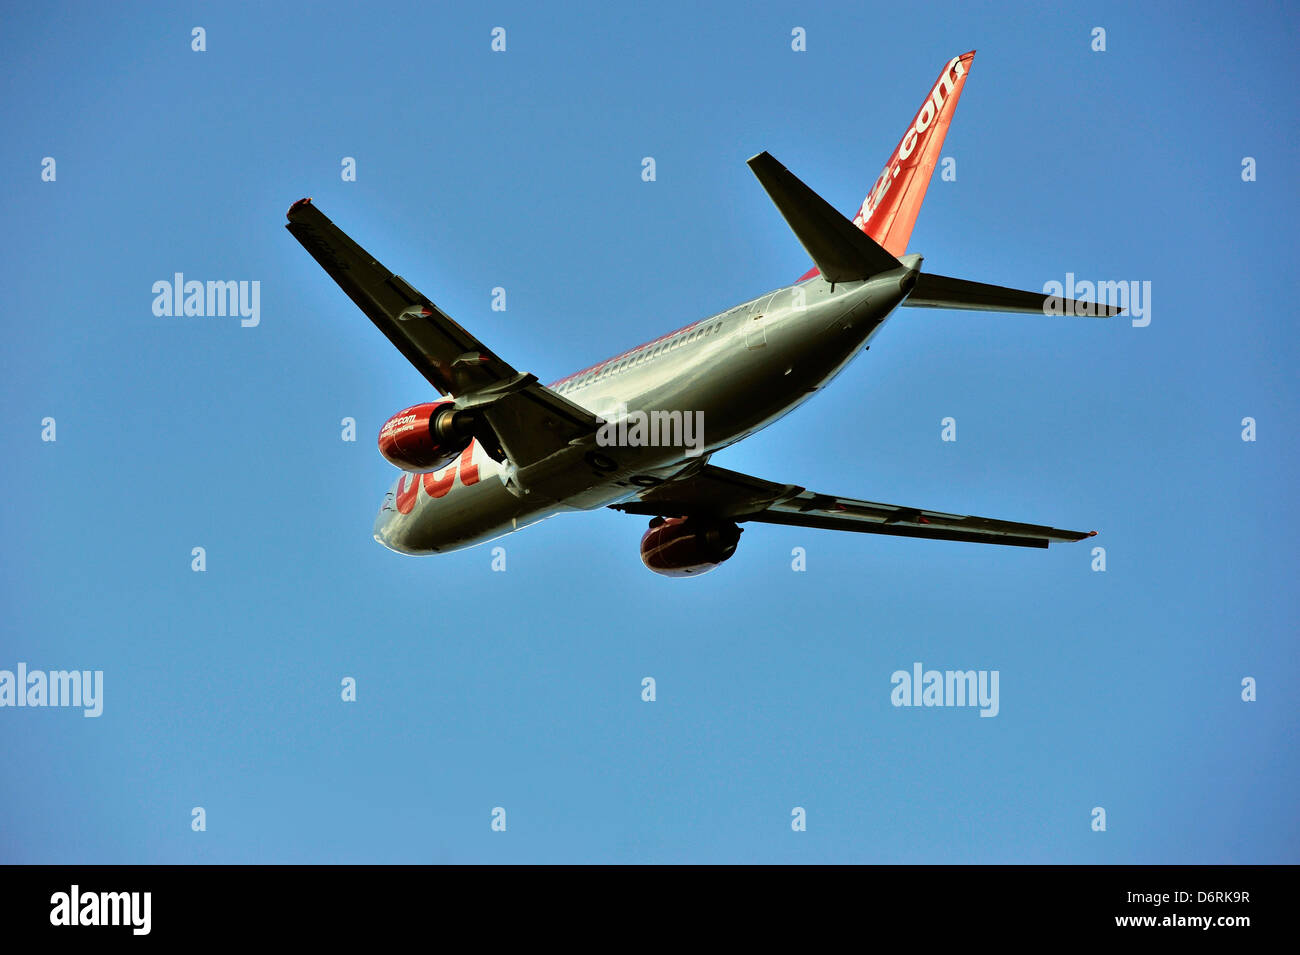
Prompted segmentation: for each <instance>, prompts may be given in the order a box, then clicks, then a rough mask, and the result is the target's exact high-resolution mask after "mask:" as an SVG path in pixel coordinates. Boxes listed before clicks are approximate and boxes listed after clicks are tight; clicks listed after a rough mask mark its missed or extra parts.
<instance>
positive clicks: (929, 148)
mask: <svg viewBox="0 0 1300 955" xmlns="http://www.w3.org/2000/svg"><path fill="white" fill-rule="evenodd" d="M974 58H975V51H974V49H972V51H971V52H969V53H962V55H961V56H954V57H953V58H952V60H949V61H948V64H946V65H945V66H944V71H943V73H940V74H939V79H936V81H935V84H933V87H931V90H930V95H928V96H927V97H926V101H924V103H922V104H920V109H918V110H917V116H914V117H913V120H911V123H910V125H909V126H907V130H906V133H904V134H902V139H900V140H898V146H897V147H894V151H893V155H892V156H889V161H888V162H887V164H885V168H884V170H883V172H881V173H880V177H879V178H878V179H876V182H875V185H874V186H872V187H871V191H870V192H868V194H867V197H866V199H865V200H863V201H862V208H861V209H858V214H857V216H854V218H853V225H855V226H857V227H858V229H861V230H862V231H865V233H866V234H867V235H870V236H871V238H872V239H874V240H875V242H876V243H878V244H879V246H881V247H883V248H884V249H885V251H887V252H889V255H892V256H894V257H897V256H901V255H904V253H905V252H906V251H907V239H910V238H911V229H913V226H915V225H917V213H918V212H920V203H922V200H923V199H924V197H926V190H927V188H928V187H930V177H931V175H932V174H933V172H935V165H936V164H937V162H939V155H940V151H941V149H943V148H944V138H945V136H946V135H948V126H949V125H950V123H952V121H953V113H954V112H956V110H957V100H959V99H961V95H962V88H963V87H965V86H966V75H967V74H969V73H970V66H971V61H972V60H974ZM815 274H818V269H811V270H810V272H807V273H805V274H803V275H802V277H801V278H811V277H813V275H815Z"/></svg>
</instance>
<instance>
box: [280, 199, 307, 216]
mask: <svg viewBox="0 0 1300 955" xmlns="http://www.w3.org/2000/svg"><path fill="white" fill-rule="evenodd" d="M309 205H311V196H307V197H306V198H304V199H299V200H298V201H297V202H295V203H294V204H293V205H291V206H290V207H289V211H288V212H286V213H285V214H284V217H285V218H286V219H289V220H290V221H292V220H293V210H295V209H298V208H300V207H302V206H309Z"/></svg>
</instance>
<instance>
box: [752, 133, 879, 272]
mask: <svg viewBox="0 0 1300 955" xmlns="http://www.w3.org/2000/svg"><path fill="white" fill-rule="evenodd" d="M749 168H750V169H752V170H753V171H754V175H755V176H757V177H758V181H759V182H760V183H762V185H763V188H764V189H766V190H767V194H768V195H769V196H771V197H772V201H773V202H774V203H776V207H777V209H779V210H780V212H781V215H782V216H784V217H785V221H786V222H787V223H789V225H790V228H791V229H792V230H793V231H794V234H795V237H796V238H798V240H799V242H800V243H801V244H802V245H803V247H804V248H805V249H807V250H808V254H809V255H810V256H811V257H812V260H813V262H814V263H816V265H817V268H818V269H819V270H820V271H821V274H822V277H823V278H824V279H826V281H828V282H853V281H857V280H859V279H866V278H870V277H871V276H873V275H878V274H879V273H881V272H889V271H891V270H893V269H897V268H900V267H901V264H900V263H899V261H898V259H896V258H894V257H893V256H892V255H890V254H889V253H888V252H886V251H885V250H884V249H883V248H881V247H880V245H878V244H877V243H876V242H875V240H874V239H872V238H871V237H870V236H869V235H867V234H866V233H865V232H862V231H861V230H859V229H858V227H857V226H855V225H854V224H853V223H852V222H850V221H849V220H848V219H846V218H844V216H842V215H841V214H840V213H839V212H837V211H836V209H835V207H834V206H832V205H831V204H830V203H829V202H827V201H826V200H825V199H823V198H822V197H821V196H819V195H817V193H815V192H813V191H812V190H811V189H809V188H808V187H807V186H806V185H804V184H803V183H802V182H801V181H800V180H799V179H798V177H796V176H795V175H794V173H792V172H790V170H788V169H786V168H785V166H783V165H781V164H780V163H779V162H777V161H776V160H775V159H774V158H773V157H772V154H771V153H767V152H762V153H759V154H758V155H757V156H755V157H754V158H753V159H751V160H749Z"/></svg>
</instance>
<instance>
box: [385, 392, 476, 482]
mask: <svg viewBox="0 0 1300 955" xmlns="http://www.w3.org/2000/svg"><path fill="white" fill-rule="evenodd" d="M452 405H453V402H450V401H429V402H425V403H424V404H419V405H414V406H412V407H410V408H406V409H404V410H402V411H399V412H397V414H395V415H393V416H392V417H391V418H389V419H388V420H387V421H385V422H384V426H383V427H382V428H380V429H379V453H380V454H382V455H383V456H384V457H385V458H386V459H387V460H388V461H389V462H390V463H391V464H395V465H397V466H398V467H399V468H401V469H402V470H403V471H414V472H422V471H436V470H438V469H439V468H442V467H445V466H446V465H448V464H450V463H451V462H452V461H455V460H456V457H457V455H459V454H460V453H461V452H462V451H464V450H465V448H466V447H468V446H469V443H470V441H471V440H473V437H474V435H473V429H474V420H473V415H472V413H470V412H468V411H457V410H456V409H455V408H454V407H453V406H452Z"/></svg>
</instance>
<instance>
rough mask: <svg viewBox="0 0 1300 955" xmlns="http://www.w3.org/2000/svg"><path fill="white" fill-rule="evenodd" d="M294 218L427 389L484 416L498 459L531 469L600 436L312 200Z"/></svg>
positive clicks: (487, 442) (583, 413)
mask: <svg viewBox="0 0 1300 955" xmlns="http://www.w3.org/2000/svg"><path fill="white" fill-rule="evenodd" d="M288 218H289V224H288V225H287V226H286V227H285V228H287V229H288V230H289V232H290V233H291V234H292V235H293V237H294V238H295V239H297V240H298V241H299V242H301V243H302V245H303V248H305V249H306V250H307V251H308V252H310V253H311V256H312V258H314V259H315V260H316V261H317V262H318V263H320V265H321V267H322V268H323V269H324V270H325V271H326V272H328V273H329V276H330V278H332V279H333V280H334V281H335V282H337V283H338V285H339V288H341V289H343V291H344V292H346V293H347V294H348V297H349V298H350V299H352V301H353V302H355V303H356V305H357V307H358V308H359V309H361V311H363V312H365V313H366V317H367V318H369V319H370V320H371V321H372V322H374V323H375V326H376V327H377V328H378V329H379V330H380V331H381V332H383V333H384V335H385V336H386V337H387V338H388V340H389V341H390V342H392V343H393V344H394V345H395V346H396V347H397V350H398V351H400V352H401V353H402V354H403V355H404V356H405V357H406V360H407V361H409V362H410V363H411V364H412V365H414V366H415V369H416V370H417V371H418V372H419V373H420V374H422V375H423V376H424V377H425V378H426V379H427V380H428V382H429V384H431V385H433V387H435V388H437V389H438V391H439V392H441V393H442V394H444V395H450V396H451V397H453V398H456V399H458V400H457V402H456V404H457V406H458V407H462V408H473V409H478V410H479V411H480V412H481V414H482V417H483V419H484V420H486V421H487V423H488V425H489V426H490V427H491V429H492V432H493V434H492V435H490V436H489V435H478V437H479V438H480V440H481V441H482V443H483V445H484V448H485V449H486V450H488V451H489V453H491V454H493V457H497V458H498V459H499V458H500V456H502V455H504V456H505V457H508V458H509V459H510V460H511V461H512V462H513V463H514V464H515V465H516V466H517V467H518V468H526V467H528V466H529V465H532V464H535V463H537V462H538V461H541V460H543V459H544V458H546V457H548V456H549V455H551V454H554V453H555V452H556V451H559V450H562V449H563V448H565V447H567V446H568V445H569V443H570V442H572V441H575V440H580V439H582V438H583V437H586V436H588V435H590V434H593V433H594V432H595V431H596V430H597V429H598V428H599V426H600V422H599V421H598V420H597V418H596V417H595V416H594V415H592V414H591V413H590V412H589V411H587V410H586V409H585V408H582V407H579V406H578V405H576V404H574V403H573V402H571V401H569V400H568V399H567V398H565V397H564V396H563V395H561V394H559V393H557V392H555V391H552V390H551V389H550V388H547V387H546V386H545V385H542V384H540V383H539V382H538V380H537V378H536V376H534V375H528V374H523V373H521V372H518V371H516V370H515V369H514V368H512V367H511V366H510V365H508V364H507V363H506V362H504V361H502V360H501V359H500V358H498V357H497V355H496V354H495V353H494V352H493V351H492V350H491V349H489V348H488V347H487V346H486V345H484V344H483V343H482V342H481V341H479V340H478V339H477V338H475V337H474V336H473V335H471V334H470V333H469V332H467V331H466V330H465V329H464V328H462V327H461V326H460V325H459V324H457V323H456V321H454V320H453V319H452V318H451V316H449V315H448V314H447V313H446V312H444V311H443V310H442V309H440V308H438V306H436V305H434V304H433V303H432V302H430V301H429V300H428V299H427V298H425V297H424V296H423V295H421V294H420V293H419V292H418V291H416V290H415V289H414V288H412V287H411V285H410V284H409V283H408V282H407V281H406V280H405V279H404V278H402V277H401V276H400V275H394V274H393V273H392V272H390V271H389V270H388V269H386V268H384V266H383V265H381V264H380V263H379V262H378V261H376V260H375V258H374V257H373V256H371V255H370V253H369V252H367V251H366V250H365V249H363V248H362V247H361V246H360V245H358V244H357V243H356V242H354V241H353V240H352V238H351V237H350V236H349V235H348V234H347V233H346V232H344V231H343V230H342V229H340V228H339V227H338V226H336V225H335V224H334V223H333V222H331V221H330V220H329V218H328V217H326V215H325V214H324V213H323V212H321V211H320V210H319V209H317V208H316V207H315V206H314V205H312V203H311V200H310V199H299V200H298V201H297V202H295V203H294V204H293V205H292V206H290V207H289V214H288Z"/></svg>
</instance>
